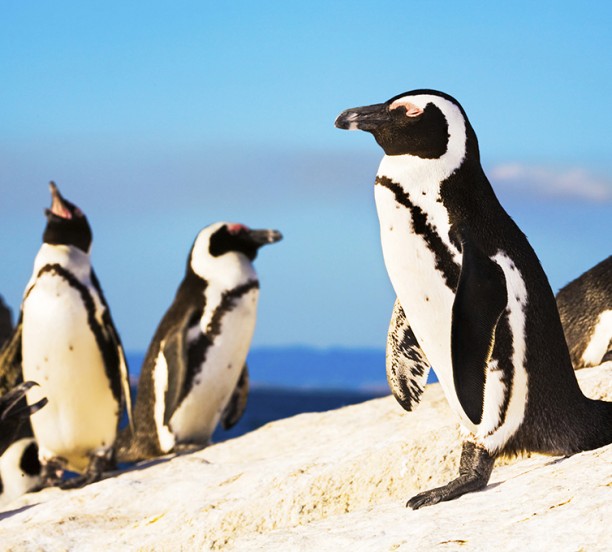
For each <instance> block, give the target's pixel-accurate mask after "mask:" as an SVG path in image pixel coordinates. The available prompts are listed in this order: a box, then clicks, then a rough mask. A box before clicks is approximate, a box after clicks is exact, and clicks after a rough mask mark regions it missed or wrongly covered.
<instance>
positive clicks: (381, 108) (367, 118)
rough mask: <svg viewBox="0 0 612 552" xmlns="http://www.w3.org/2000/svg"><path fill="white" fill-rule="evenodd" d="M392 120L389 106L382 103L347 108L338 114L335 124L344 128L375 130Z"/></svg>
mask: <svg viewBox="0 0 612 552" xmlns="http://www.w3.org/2000/svg"><path fill="white" fill-rule="evenodd" d="M390 121H391V116H390V114H389V106H388V105H387V104H386V103H382V104H374V105H367V106H364V107H353V108H351V109H347V110H346V111H343V112H342V113H340V115H338V118H337V119H336V122H335V123H334V124H335V126H336V128H341V129H344V130H365V131H373V130H376V129H377V128H378V127H379V126H380V125H382V124H384V123H388V122H390Z"/></svg>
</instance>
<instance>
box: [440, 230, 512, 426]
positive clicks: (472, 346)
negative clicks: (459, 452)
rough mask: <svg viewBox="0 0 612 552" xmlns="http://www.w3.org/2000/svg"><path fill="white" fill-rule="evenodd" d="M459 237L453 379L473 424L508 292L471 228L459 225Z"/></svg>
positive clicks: (476, 420)
mask: <svg viewBox="0 0 612 552" xmlns="http://www.w3.org/2000/svg"><path fill="white" fill-rule="evenodd" d="M456 236H457V237H458V239H459V241H460V243H461V250H462V255H463V259H462V264H461V274H460V275H459V284H458V286H457V292H456V294H455V301H454V303H453V311H452V328H451V359H452V363H453V379H454V383H455V390H456V392H457V398H458V399H459V402H460V404H461V406H462V408H463V410H464V411H465V413H466V415H467V416H468V418H469V419H470V420H471V421H472V422H473V423H474V424H479V423H480V421H481V419H482V409H483V402H484V388H485V378H486V369H487V363H488V362H489V360H490V357H491V353H492V351H493V346H494V343H495V329H496V327H497V322H498V321H499V318H500V316H501V314H502V312H503V311H504V309H505V308H506V305H507V303H508V292H507V289H506V278H505V276H504V272H503V270H502V268H501V267H500V266H499V265H498V264H497V263H496V262H495V261H493V260H491V259H490V258H489V257H487V255H485V254H484V253H483V252H482V251H481V250H480V248H479V247H478V245H477V244H476V243H475V242H474V240H473V239H472V238H471V235H470V233H469V231H468V230H467V229H465V228H460V229H459V230H457V234H456Z"/></svg>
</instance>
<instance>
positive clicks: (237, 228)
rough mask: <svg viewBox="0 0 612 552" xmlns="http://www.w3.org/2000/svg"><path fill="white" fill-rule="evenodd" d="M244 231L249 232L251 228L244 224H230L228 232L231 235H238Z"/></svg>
mask: <svg viewBox="0 0 612 552" xmlns="http://www.w3.org/2000/svg"><path fill="white" fill-rule="evenodd" d="M243 230H244V231H246V232H248V230H249V227H248V226H245V225H244V224H228V225H227V231H228V232H229V233H230V234H238V233H239V232H241V231H243Z"/></svg>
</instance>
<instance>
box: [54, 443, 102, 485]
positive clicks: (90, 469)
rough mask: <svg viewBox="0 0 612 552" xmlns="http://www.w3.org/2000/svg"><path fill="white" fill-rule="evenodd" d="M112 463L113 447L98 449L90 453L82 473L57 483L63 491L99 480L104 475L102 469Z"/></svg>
mask: <svg viewBox="0 0 612 552" xmlns="http://www.w3.org/2000/svg"><path fill="white" fill-rule="evenodd" d="M112 465H113V449H112V448H111V449H100V450H97V451H95V452H93V453H92V455H91V458H90V460H89V466H87V471H86V472H85V473H84V474H82V475H77V476H76V477H73V478H71V479H67V480H66V481H62V482H61V483H60V484H59V488H60V489H62V490H63V491H68V490H71V489H80V488H81V487H84V486H85V485H89V484H90V483H95V482H96V481H100V480H101V479H102V477H103V476H104V471H105V470H107V469H109V468H110V467H112Z"/></svg>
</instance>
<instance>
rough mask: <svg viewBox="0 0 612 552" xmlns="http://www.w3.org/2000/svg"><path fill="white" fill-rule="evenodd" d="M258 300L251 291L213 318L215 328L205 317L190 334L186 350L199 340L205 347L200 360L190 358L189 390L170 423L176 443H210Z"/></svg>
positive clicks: (241, 362) (234, 379) (237, 375)
mask: <svg viewBox="0 0 612 552" xmlns="http://www.w3.org/2000/svg"><path fill="white" fill-rule="evenodd" d="M257 300H258V290H257V289H253V290H251V291H249V292H248V293H246V294H245V295H243V296H242V297H240V299H239V300H238V301H236V302H235V303H234V305H233V306H232V307H231V308H230V309H228V310H225V311H224V312H222V313H219V314H218V315H216V316H215V318H216V317H218V318H217V320H218V322H216V324H218V325H216V327H211V324H210V323H209V322H208V320H210V318H209V317H207V316H206V313H205V316H203V317H202V320H201V321H200V324H199V325H198V326H197V327H195V328H193V329H192V330H191V331H190V332H189V334H188V336H187V341H188V345H187V346H188V348H189V347H194V346H196V342H197V341H198V340H202V339H204V341H205V342H206V343H207V344H208V346H207V347H205V348H204V349H203V350H202V353H201V355H200V356H199V358H193V362H194V366H190V367H189V369H190V372H192V373H193V374H194V375H193V379H192V380H191V382H188V383H189V384H190V388H189V390H188V392H187V395H186V396H185V399H184V400H183V401H182V402H181V404H180V406H179V407H178V408H177V410H176V411H175V412H174V414H173V415H172V418H171V419H170V428H171V430H172V433H173V434H174V435H175V438H176V440H177V441H179V442H180V441H191V442H197V443H203V444H204V443H206V442H208V441H209V440H210V437H211V436H212V434H213V432H214V430H215V428H216V426H217V424H218V423H219V420H220V418H221V415H222V413H223V410H224V409H225V407H226V406H227V404H228V402H229V400H230V398H231V396H232V393H233V392H234V389H235V388H236V384H237V383H238V379H239V378H240V374H241V372H242V369H243V368H244V365H245V362H246V357H247V353H248V351H249V347H250V345H251V339H252V337H253V332H254V330H255V319H256V312H257Z"/></svg>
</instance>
